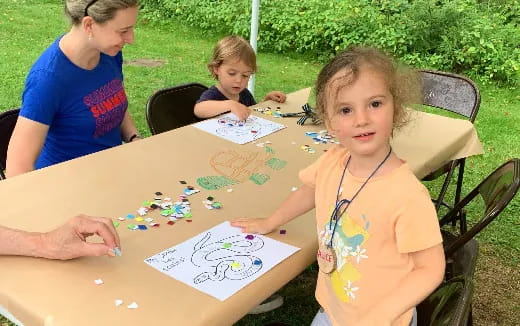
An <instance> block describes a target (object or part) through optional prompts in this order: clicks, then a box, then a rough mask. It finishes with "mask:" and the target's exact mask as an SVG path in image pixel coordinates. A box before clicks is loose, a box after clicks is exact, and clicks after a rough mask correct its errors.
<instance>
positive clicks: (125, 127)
mask: <svg viewBox="0 0 520 326" xmlns="http://www.w3.org/2000/svg"><path fill="white" fill-rule="evenodd" d="M133 135H137V136H138V137H135V138H134V139H132V141H133V140H135V139H140V138H141V136H139V131H137V128H136V127H135V123H134V120H133V119H132V117H131V116H130V113H129V112H128V110H127V111H126V112H125V117H124V118H123V122H121V137H122V138H123V141H124V142H125V143H127V142H128V141H129V139H130V137H132V136H133Z"/></svg>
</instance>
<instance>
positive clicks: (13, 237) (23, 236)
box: [0, 226, 45, 257]
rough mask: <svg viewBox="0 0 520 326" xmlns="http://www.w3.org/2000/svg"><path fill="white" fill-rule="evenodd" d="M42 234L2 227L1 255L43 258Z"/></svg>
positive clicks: (0, 234)
mask: <svg viewBox="0 0 520 326" xmlns="http://www.w3.org/2000/svg"><path fill="white" fill-rule="evenodd" d="M41 237H42V234H41V233H37V232H25V231H20V230H14V229H10V228H6V227H2V226H0V255H13V256H34V257H43V256H45V255H44V253H43V250H44V249H43V247H42V245H41Z"/></svg>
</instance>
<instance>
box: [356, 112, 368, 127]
mask: <svg viewBox="0 0 520 326" xmlns="http://www.w3.org/2000/svg"><path fill="white" fill-rule="evenodd" d="M354 119H355V120H354V123H355V126H365V125H366V124H368V113H367V110H365V109H361V110H356V111H355V115H354Z"/></svg>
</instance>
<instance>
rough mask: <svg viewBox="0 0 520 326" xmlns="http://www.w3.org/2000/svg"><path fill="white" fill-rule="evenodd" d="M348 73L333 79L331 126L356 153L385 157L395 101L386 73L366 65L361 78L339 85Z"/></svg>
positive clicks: (390, 133) (329, 119) (353, 152)
mask: <svg viewBox="0 0 520 326" xmlns="http://www.w3.org/2000/svg"><path fill="white" fill-rule="evenodd" d="M345 73H346V72H345V71H344V70H343V71H340V72H338V73H337V74H336V75H335V76H334V77H333V78H332V79H331V82H330V83H331V85H332V87H329V88H330V91H329V94H328V96H329V98H330V100H329V104H328V105H327V112H326V113H327V120H328V127H329V128H330V129H331V131H332V132H333V133H335V134H336V136H337V137H338V140H339V141H340V143H341V144H342V145H343V146H344V147H345V148H347V149H348V150H349V151H350V152H351V154H352V155H353V156H354V155H361V156H363V157H374V159H380V158H383V157H384V156H385V155H386V153H387V152H388V149H389V142H390V137H391V135H392V127H393V115H394V100H393V96H392V94H391V93H390V90H389V89H388V86H387V82H386V80H385V78H384V75H382V74H381V73H379V72H376V71H374V70H372V69H370V68H367V67H362V69H360V71H359V74H358V78H357V80H355V81H354V82H352V83H350V84H349V85H346V86H338V84H341V83H342V81H341V80H342V77H343V76H345ZM347 78H348V77H347ZM338 87H339V88H338Z"/></svg>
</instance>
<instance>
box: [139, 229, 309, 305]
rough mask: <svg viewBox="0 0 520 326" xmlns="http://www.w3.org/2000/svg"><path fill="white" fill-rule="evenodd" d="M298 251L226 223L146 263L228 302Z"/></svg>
mask: <svg viewBox="0 0 520 326" xmlns="http://www.w3.org/2000/svg"><path fill="white" fill-rule="evenodd" d="M298 250H300V248H297V247H294V246H291V245H288V244H285V243H282V242H280V241H276V240H273V239H271V238H268V237H265V236H262V235H257V234H254V235H253V234H247V233H242V231H241V230H240V229H239V228H235V227H232V226H231V225H230V224H229V222H223V223H221V224H219V225H217V226H215V227H213V228H211V229H209V230H207V231H205V232H202V233H201V234H199V235H197V236H195V237H193V238H191V239H189V240H186V241H185V242H183V243H181V244H179V245H177V246H174V247H171V248H169V249H166V250H164V251H162V252H160V253H158V254H156V255H153V256H152V257H150V258H147V259H145V260H144V262H145V263H147V264H148V265H150V266H152V267H153V268H155V269H157V270H159V271H161V272H163V273H165V274H167V275H169V276H171V277H173V278H174V279H176V280H178V281H181V282H183V283H185V284H187V285H190V286H192V287H194V288H196V289H197V290H199V291H202V292H204V293H206V294H209V295H211V296H213V297H215V298H217V299H219V300H221V301H224V300H226V299H227V298H229V297H230V296H231V295H233V294H234V293H236V292H237V291H239V290H240V289H242V288H243V287H245V286H246V285H248V284H249V283H251V282H253V281H254V280H256V279H257V278H258V277H260V276H261V275H263V274H264V273H265V272H267V271H268V270H270V269H271V268H273V267H274V266H276V265H277V264H278V263H280V262H281V261H283V260H284V259H286V258H287V257H289V256H291V255H292V254H293V253H295V252H296V251H298Z"/></svg>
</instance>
